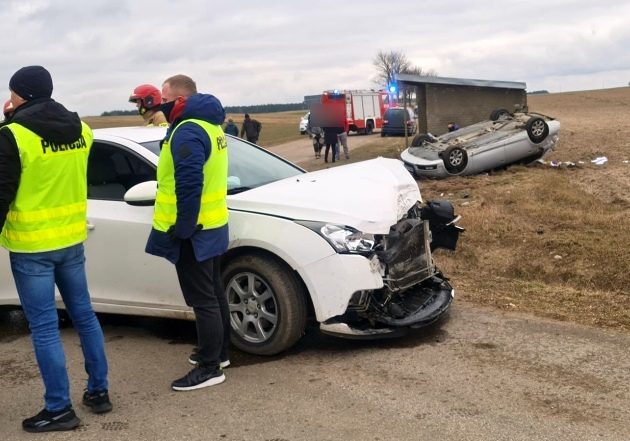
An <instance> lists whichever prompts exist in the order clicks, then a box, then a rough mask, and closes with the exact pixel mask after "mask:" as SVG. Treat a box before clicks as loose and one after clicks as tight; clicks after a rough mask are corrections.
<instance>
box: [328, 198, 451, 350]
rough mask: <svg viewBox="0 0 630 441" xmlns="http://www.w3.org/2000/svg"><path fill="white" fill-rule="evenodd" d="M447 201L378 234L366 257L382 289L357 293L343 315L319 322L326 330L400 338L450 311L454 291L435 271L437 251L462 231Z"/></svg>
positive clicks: (412, 213)
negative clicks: (409, 330)
mask: <svg viewBox="0 0 630 441" xmlns="http://www.w3.org/2000/svg"><path fill="white" fill-rule="evenodd" d="M458 220H459V217H456V216H455V215H454V213H453V207H452V205H451V204H450V203H449V202H446V201H431V202H428V203H427V204H425V205H423V204H421V203H418V204H416V205H415V206H414V207H412V208H411V209H410V210H409V212H408V213H407V215H406V216H405V217H404V218H403V219H401V220H400V221H399V222H398V223H396V224H395V225H393V226H392V227H391V229H390V232H389V234H387V235H375V236H374V237H373V245H372V246H371V252H370V253H368V254H366V255H365V257H366V258H368V259H369V260H370V263H371V266H372V268H373V269H375V270H376V271H377V272H378V274H379V275H380V277H381V279H382V287H380V288H378V289H369V290H360V291H357V292H355V293H354V294H353V295H352V297H351V298H350V301H349V302H348V305H347V309H346V310H345V312H344V313H343V314H341V315H337V316H335V317H331V318H329V319H327V320H325V321H324V322H322V323H321V324H320V329H321V330H322V332H325V333H328V334H333V335H337V336H343V337H354V338H362V337H363V338H372V337H375V336H379V335H389V334H402V333H404V332H406V331H407V330H408V329H412V328H419V327H423V326H426V325H429V324H431V323H433V322H435V321H437V320H439V319H440V318H441V317H442V316H443V315H444V314H445V313H446V312H447V311H448V309H449V308H450V306H451V303H452V301H453V298H454V289H453V287H452V286H451V285H450V283H449V281H448V279H447V278H446V277H445V276H444V275H443V274H442V273H441V271H440V270H439V269H438V268H437V267H436V265H435V263H434V261H433V256H432V252H433V250H435V249H436V248H448V249H451V250H454V249H455V247H456V244H457V239H458V237H459V234H460V233H461V232H462V231H463V229H462V228H460V227H458V226H457V225H456V222H457V221H458Z"/></svg>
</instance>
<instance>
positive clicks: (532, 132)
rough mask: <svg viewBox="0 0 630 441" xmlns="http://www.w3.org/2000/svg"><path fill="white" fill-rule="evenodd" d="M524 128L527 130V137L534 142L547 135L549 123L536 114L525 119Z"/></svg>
mask: <svg viewBox="0 0 630 441" xmlns="http://www.w3.org/2000/svg"><path fill="white" fill-rule="evenodd" d="M525 128H526V130H527V136H529V139H530V140H531V141H532V142H533V143H534V144H538V143H541V142H543V141H544V140H545V138H546V137H547V136H548V135H549V125H548V124H547V122H546V121H545V120H544V119H542V118H540V117H538V116H533V117H531V118H530V119H529V120H527V124H526V125H525Z"/></svg>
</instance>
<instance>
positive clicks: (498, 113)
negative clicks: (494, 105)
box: [490, 109, 511, 121]
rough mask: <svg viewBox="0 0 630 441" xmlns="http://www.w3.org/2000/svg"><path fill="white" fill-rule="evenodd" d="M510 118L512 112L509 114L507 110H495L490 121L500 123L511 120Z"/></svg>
mask: <svg viewBox="0 0 630 441" xmlns="http://www.w3.org/2000/svg"><path fill="white" fill-rule="evenodd" d="M510 116H511V115H510V112H508V111H507V110H506V109H494V110H493V111H492V113H490V120H491V121H499V120H503V119H506V118H509V117H510Z"/></svg>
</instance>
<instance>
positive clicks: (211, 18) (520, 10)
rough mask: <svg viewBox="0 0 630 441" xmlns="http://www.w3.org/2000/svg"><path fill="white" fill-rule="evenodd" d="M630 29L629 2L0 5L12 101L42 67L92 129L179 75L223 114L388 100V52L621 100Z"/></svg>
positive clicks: (24, 1)
mask: <svg viewBox="0 0 630 441" xmlns="http://www.w3.org/2000/svg"><path fill="white" fill-rule="evenodd" d="M629 19H630V2H628V1H627V0H624V1H613V0H600V1H598V2H594V1H592V0H585V1H581V0H553V1H550V0H527V1H521V0H512V1H503V2H497V1H496V0H475V1H470V2H469V1H452V0H441V1H438V0H426V1H423V0H382V1H373V0H363V1H354V0H309V1H302V0H292V1H291V0H284V1H280V0H260V1H248V0H240V1H237V2H231V1H225V2H215V1H207V0H206V1H202V0H189V1H178V0H168V1H166V0H134V1H131V0H89V1H83V2H79V1H77V0H34V1H29V0H0V23H2V28H1V29H2V38H0V60H1V62H0V83H1V84H3V85H4V86H2V87H1V88H0V93H4V94H5V96H6V98H7V99H8V97H9V89H8V82H9V78H10V77H11V75H12V74H13V73H14V72H15V71H16V70H17V69H19V68H20V67H22V66H26V65H31V64H40V65H43V66H45V67H46V68H47V69H48V70H50V72H51V73H52V75H53V81H54V84H55V89H54V92H53V98H55V99H56V100H57V101H59V102H61V103H63V104H64V105H66V107H68V108H69V109H72V110H75V111H77V112H79V114H81V115H82V116H87V115H98V114H100V113H101V112H103V111H106V110H115V109H123V110H132V109H133V104H131V103H128V102H127V99H128V97H129V94H130V93H131V91H132V89H133V88H134V87H135V86H137V85H139V84H142V83H152V84H155V85H156V86H158V87H161V84H162V81H163V80H164V79H165V78H166V77H168V76H170V75H173V74H176V73H185V74H187V75H190V76H191V77H192V78H193V79H194V80H195V81H196V82H197V86H198V89H199V91H200V92H207V93H212V94H214V95H216V96H217V97H218V98H219V99H220V100H221V101H222V102H223V105H225V106H228V105H249V104H266V103H291V102H301V101H302V100H303V97H304V95H310V94H315V93H318V92H321V91H322V90H324V89H334V88H339V89H344V88H355V89H356V88H373V87H376V84H375V83H374V78H375V77H376V70H375V68H374V66H373V64H372V62H373V59H374V57H375V55H376V53H377V52H378V51H379V50H382V51H385V52H389V51H400V52H402V53H404V54H405V55H406V56H407V58H408V59H409V61H410V62H411V63H412V64H414V65H417V66H419V67H421V68H423V69H425V70H428V69H431V70H434V71H435V72H436V73H437V74H438V75H439V76H444V77H458V78H471V79H482V80H507V81H522V82H526V83H527V89H528V90H529V91H533V90H540V89H547V90H549V91H550V92H566V91H572V90H585V89H600V88H608V87H620V86H627V85H628V83H629V82H630V25H629V24H628V23H629ZM0 98H1V95H0Z"/></svg>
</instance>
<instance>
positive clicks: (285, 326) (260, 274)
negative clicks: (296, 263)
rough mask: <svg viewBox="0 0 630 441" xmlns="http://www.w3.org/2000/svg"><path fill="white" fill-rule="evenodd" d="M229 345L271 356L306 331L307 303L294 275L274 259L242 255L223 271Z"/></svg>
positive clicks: (288, 345) (228, 264) (230, 262)
mask: <svg viewBox="0 0 630 441" xmlns="http://www.w3.org/2000/svg"><path fill="white" fill-rule="evenodd" d="M222 279H223V283H224V286H225V294H226V295H227V298H228V305H229V308H230V323H231V325H232V343H233V344H234V346H236V347H237V348H239V349H240V350H242V351H245V352H249V353H251V354H258V355H274V354H277V353H279V352H282V351H284V350H286V349H288V348H289V347H291V346H292V345H293V344H294V343H295V342H296V341H297V340H298V339H299V338H300V337H301V336H302V334H303V333H304V329H305V327H306V314H307V308H306V299H305V294H304V292H303V289H302V287H301V285H300V283H299V282H298V281H297V280H296V278H295V275H294V274H293V273H292V272H291V271H290V270H289V269H288V268H286V267H285V266H284V265H282V264H281V263H279V262H278V261H276V260H274V259H273V258H263V257H262V256H259V255H244V256H239V257H236V258H234V259H232V260H230V261H229V262H228V263H227V264H226V265H225V268H224V269H223V276H222Z"/></svg>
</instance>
